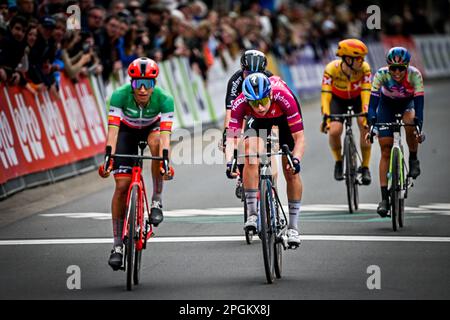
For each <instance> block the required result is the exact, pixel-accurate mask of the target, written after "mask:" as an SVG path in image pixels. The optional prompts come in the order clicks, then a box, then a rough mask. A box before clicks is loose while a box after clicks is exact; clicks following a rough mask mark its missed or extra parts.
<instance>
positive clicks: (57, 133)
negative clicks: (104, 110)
mask: <svg viewBox="0 0 450 320" xmlns="http://www.w3.org/2000/svg"><path fill="white" fill-rule="evenodd" d="M105 141H106V132H105V128H104V126H103V122H102V118H101V115H100V113H99V106H97V101H96V99H95V97H94V93H93V91H92V88H91V86H90V84H89V81H88V79H83V80H81V81H80V82H78V83H76V84H73V83H72V82H71V81H70V80H68V79H67V78H66V77H65V76H64V75H63V74H62V75H61V86H60V93H59V97H54V96H52V95H51V94H50V93H49V92H48V91H47V90H45V91H43V92H41V93H39V94H32V93H31V92H30V91H28V90H25V89H23V88H21V87H9V86H5V85H3V84H2V85H0V184H2V183H4V182H6V181H8V180H10V179H13V178H16V177H20V176H23V175H26V174H30V173H34V172H39V171H45V170H48V169H52V168H55V167H58V166H62V165H66V164H70V163H73V162H76V161H78V160H82V159H86V158H89V157H92V156H94V155H97V154H99V153H101V152H102V151H103V150H104V146H105Z"/></svg>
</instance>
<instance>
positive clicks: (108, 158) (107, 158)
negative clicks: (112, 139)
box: [103, 145, 112, 171]
mask: <svg viewBox="0 0 450 320" xmlns="http://www.w3.org/2000/svg"><path fill="white" fill-rule="evenodd" d="M111 153H112V147H111V146H109V145H108V146H106V148H105V162H104V167H103V169H104V170H105V171H106V170H107V168H108V167H109V162H110V161H111Z"/></svg>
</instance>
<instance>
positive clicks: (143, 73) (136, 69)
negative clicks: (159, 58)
mask: <svg viewBox="0 0 450 320" xmlns="http://www.w3.org/2000/svg"><path fill="white" fill-rule="evenodd" d="M158 74H159V68H158V65H157V64H156V62H155V61H153V60H152V59H149V58H145V57H142V58H137V59H135V60H134V61H133V62H132V63H130V65H129V66H128V75H129V76H130V78H132V79H133V78H141V79H155V78H156V77H157V76H158Z"/></svg>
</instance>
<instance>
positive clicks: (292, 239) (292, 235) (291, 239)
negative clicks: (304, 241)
mask: <svg viewBox="0 0 450 320" xmlns="http://www.w3.org/2000/svg"><path fill="white" fill-rule="evenodd" d="M287 237H288V239H287V242H288V245H289V246H292V247H298V246H299V245H300V235H299V234H298V231H297V230H295V229H288V231H287Z"/></svg>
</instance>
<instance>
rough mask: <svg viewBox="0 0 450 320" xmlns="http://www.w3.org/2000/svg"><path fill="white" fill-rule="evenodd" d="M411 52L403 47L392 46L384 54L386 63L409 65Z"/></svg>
mask: <svg viewBox="0 0 450 320" xmlns="http://www.w3.org/2000/svg"><path fill="white" fill-rule="evenodd" d="M410 60H411V54H410V53H409V52H408V50H407V49H405V48H403V47H393V48H391V49H390V50H389V52H388V53H387V55H386V62H387V64H388V65H409V61H410Z"/></svg>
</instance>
